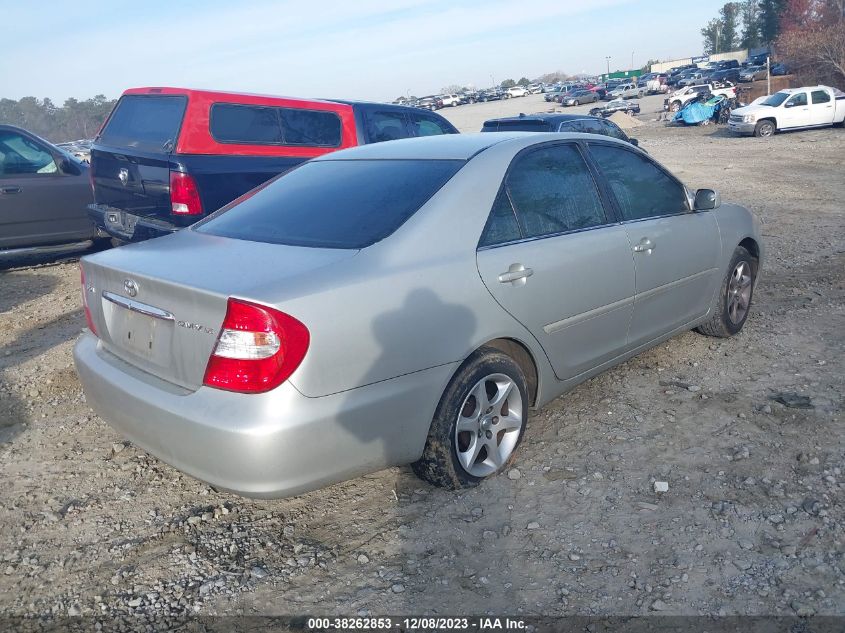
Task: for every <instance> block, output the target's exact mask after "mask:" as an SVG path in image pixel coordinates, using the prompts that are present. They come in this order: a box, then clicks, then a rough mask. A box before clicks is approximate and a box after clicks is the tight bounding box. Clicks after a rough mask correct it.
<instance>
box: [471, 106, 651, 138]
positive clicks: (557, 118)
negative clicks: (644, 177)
mask: <svg viewBox="0 0 845 633" xmlns="http://www.w3.org/2000/svg"><path fill="white" fill-rule="evenodd" d="M626 103H627V102H626ZM481 131H482V132H579V133H581V134H599V135H601V136H609V137H611V138H615V139H619V140H620V141H624V142H626V143H630V144H631V145H634V146H635V147H638V146H639V141H637V139H635V138H631V137H629V136H628V135H627V134H625V132H623V131H622V129H621V128H620V127H619V126H618V125H616V124H615V123H614V122H613V121H605V120H604V119H603V118H600V117H595V116H587V115H584V114H546V113H538V114H520V115H519V116H516V117H505V118H501V119H490V120H488V121H485V122H484V126H483V127H482V128H481Z"/></svg>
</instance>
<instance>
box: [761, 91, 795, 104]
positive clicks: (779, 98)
mask: <svg viewBox="0 0 845 633" xmlns="http://www.w3.org/2000/svg"><path fill="white" fill-rule="evenodd" d="M788 98H789V93H788V92H776V93H775V94H773V95H772V96H771V97H768V98H767V99H765V100H764V101H761V102H760V105H765V106H772V107H775V108H776V107H778V106H779V105H780V104H781V103H783V102H784V101H786V100H787V99H788Z"/></svg>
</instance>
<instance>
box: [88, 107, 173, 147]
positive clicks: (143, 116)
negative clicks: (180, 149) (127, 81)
mask: <svg viewBox="0 0 845 633" xmlns="http://www.w3.org/2000/svg"><path fill="white" fill-rule="evenodd" d="M187 103H188V99H187V98H186V97H184V96H181V95H125V96H123V97H121V98H120V101H118V102H117V106H115V109H114V112H112V114H111V117H109V120H108V123H106V127H105V128H103V131H102V133H101V134H100V137H99V139H98V140H99V142H101V143H103V144H104V145H111V146H114V147H131V148H133V149H140V150H144V151H152V152H157V151H162V150H164V151H168V152H169V151H170V150H171V149H172V147H173V145H175V144H176V137H177V136H179V127H180V126H181V125H182V116H183V115H184V114H185V106H186V104H187Z"/></svg>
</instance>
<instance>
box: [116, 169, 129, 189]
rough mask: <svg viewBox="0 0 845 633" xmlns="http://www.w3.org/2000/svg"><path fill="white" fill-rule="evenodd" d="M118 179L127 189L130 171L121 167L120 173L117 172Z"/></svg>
mask: <svg viewBox="0 0 845 633" xmlns="http://www.w3.org/2000/svg"><path fill="white" fill-rule="evenodd" d="M117 177H118V178H120V184H122V185H123V186H124V187H125V186H126V183H128V182H129V170H128V169H126V167H121V168H120V171H119V172H117Z"/></svg>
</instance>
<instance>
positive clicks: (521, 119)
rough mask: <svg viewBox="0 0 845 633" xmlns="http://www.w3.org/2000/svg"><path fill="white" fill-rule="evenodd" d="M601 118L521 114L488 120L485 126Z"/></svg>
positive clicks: (539, 113) (586, 115) (573, 115)
mask: <svg viewBox="0 0 845 633" xmlns="http://www.w3.org/2000/svg"><path fill="white" fill-rule="evenodd" d="M598 118H599V117H595V116H591V115H589V114H544V113H542V112H538V113H536V114H520V115H519V116H509V117H502V118H499V119H488V120H486V121H485V122H484V125H487V124H488V123H491V124H492V123H525V122H526V121H538V122H544V123H563V122H564V121H577V120H580V119H598Z"/></svg>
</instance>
